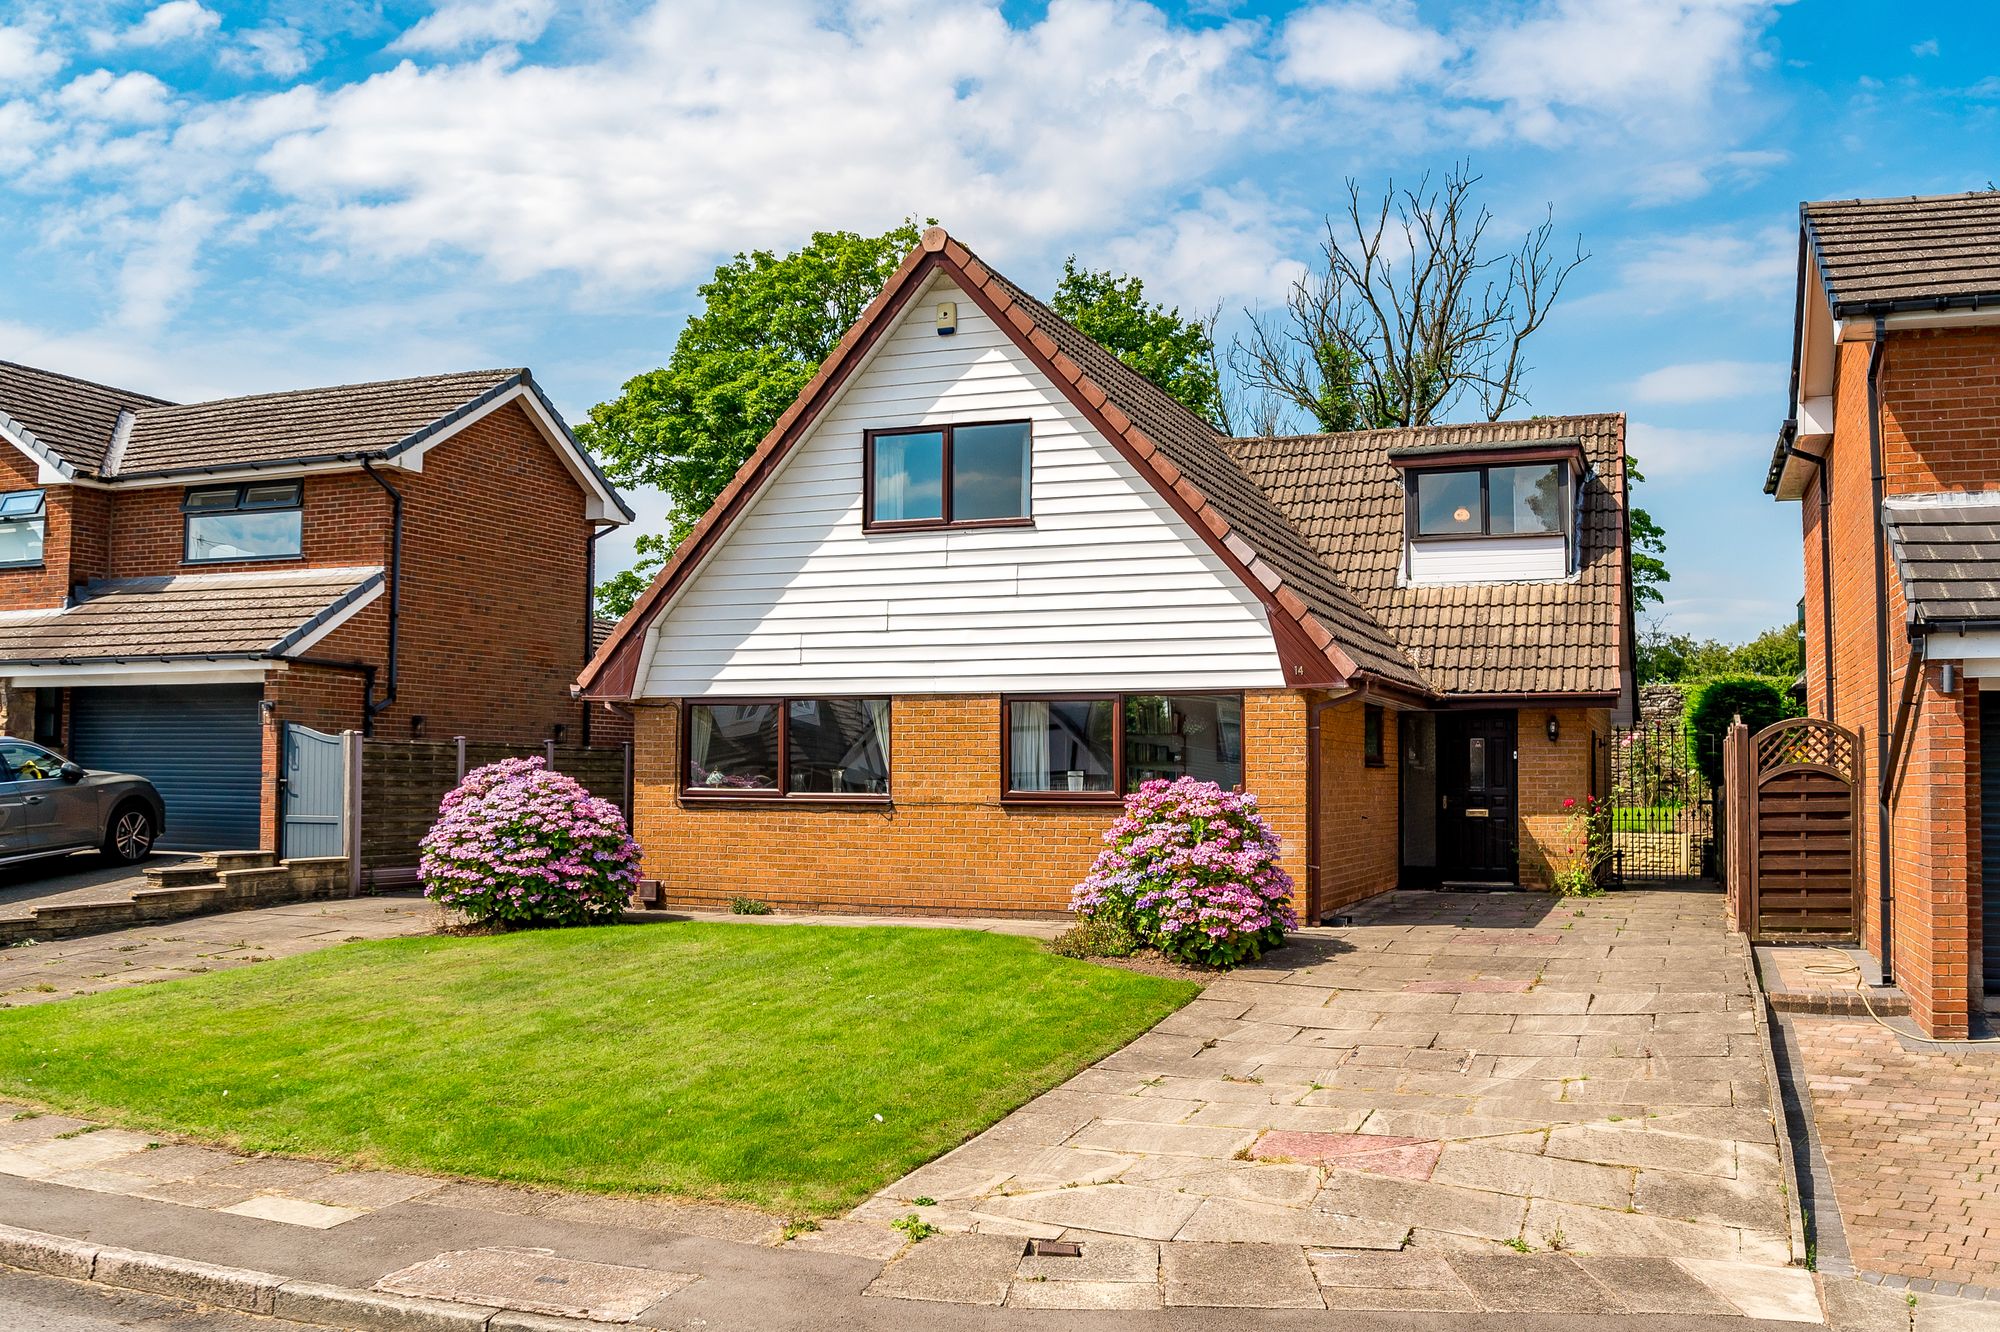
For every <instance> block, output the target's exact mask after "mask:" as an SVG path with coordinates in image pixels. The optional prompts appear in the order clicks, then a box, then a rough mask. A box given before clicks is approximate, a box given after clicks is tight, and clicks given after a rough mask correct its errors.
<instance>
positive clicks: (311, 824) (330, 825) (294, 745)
mask: <svg viewBox="0 0 2000 1332" xmlns="http://www.w3.org/2000/svg"><path fill="white" fill-rule="evenodd" d="M284 725H285V738H284V742H285V767H284V775H283V781H284V797H285V817H284V827H283V828H282V829H281V830H280V832H279V843H278V849H279V853H280V854H281V855H285V856H290V857H305V856H339V855H345V854H346V853H347V837H346V827H345V816H346V812H347V785H346V779H347V761H346V756H345V751H344V749H343V747H342V744H341V738H340V737H339V736H337V735H326V734H323V733H322V732H319V731H315V730H313V729H312V728H311V727H310V726H300V725H299V724H298V723H297V722H286V723H285V724H284Z"/></svg>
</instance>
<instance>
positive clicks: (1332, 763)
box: [1316, 698, 1402, 916]
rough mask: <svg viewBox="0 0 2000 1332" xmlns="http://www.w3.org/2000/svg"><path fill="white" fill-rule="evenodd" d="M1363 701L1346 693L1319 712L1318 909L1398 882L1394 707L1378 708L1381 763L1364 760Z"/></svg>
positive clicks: (1340, 905) (1322, 910)
mask: <svg viewBox="0 0 2000 1332" xmlns="http://www.w3.org/2000/svg"><path fill="white" fill-rule="evenodd" d="M1365 712H1366V705H1365V704H1364V703H1363V702H1362V700H1361V699H1359V698H1349V699H1344V700H1342V701H1341V702H1339V703H1336V704H1334V705H1333V706H1331V707H1329V708H1326V709H1324V710H1323V711H1321V713H1320V722H1319V743H1320V768H1319V789H1320V802H1319V885H1318V886H1319V892H1318V895H1317V900H1316V906H1317V910H1318V914H1319V915H1322V916H1324V915H1327V914H1330V913H1332V912H1335V911H1339V910H1340V909H1341V908H1343V907H1348V906H1352V905H1353V904H1354V903H1356V902H1359V901H1361V900H1362V899H1363V898H1366V897H1373V896H1374V895H1375V894H1377V893H1380V892H1386V891H1388V890H1389V889H1391V888H1394V887H1395V886H1396V880H1397V878H1398V876H1399V875H1400V874H1401V872H1402V863H1401V862H1402V854H1401V843H1400V841H1399V840H1398V828H1399V826H1400V825H1399V817H1400V816H1399V811H1398V808H1397V798H1398V795H1399V790H1398V786H1397V769H1396V763H1397V754H1396V714H1395V713H1394V712H1390V711H1384V713H1383V715H1382V763H1381V765H1380V766H1378V767H1370V766H1368V763H1367V760H1366V758H1365V749H1364V746H1363V743H1362V742H1363V728H1364V726H1365V724H1366V723H1365V721H1364V716H1365Z"/></svg>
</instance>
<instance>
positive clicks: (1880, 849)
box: [1827, 317, 1922, 985]
mask: <svg viewBox="0 0 2000 1332" xmlns="http://www.w3.org/2000/svg"><path fill="white" fill-rule="evenodd" d="M1883 332H1884V321H1883V320H1882V319H1881V318H1880V317H1877V319H1876V320H1875V341H1874V342H1873V343H1872V344H1871V345H1870V346H1869V349H1868V467H1869V473H1870V485H1871V493H1872V497H1873V507H1874V515H1875V522H1874V524H1873V525H1874V528H1875V771H1876V773H1877V775H1878V779H1879V780H1878V785H1879V787H1880V790H1879V791H1878V793H1877V794H1878V799H1877V801H1876V811H1877V816H1878V820H1879V822H1878V830H1877V836H1876V838H1875V883H1876V891H1877V893H1878V898H1877V910H1878V911H1879V912H1880V913H1881V921H1882V927H1881V929H1882V936H1881V937H1882V957H1881V962H1882V984H1884V985H1890V984H1893V983H1894V973H1895V964H1894V962H1893V961H1892V957H1893V954H1894V944H1895V926H1894V923H1893V922H1892V920H1891V919H1890V915H1891V912H1892V910H1893V908H1894V905H1895V900H1896V894H1895V889H1894V886H1893V876H1894V872H1895V871H1894V867H1893V862H1892V859H1891V856H1890V854H1889V833H1890V824H1891V819H1890V812H1889V795H1888V790H1889V783H1888V772H1889V743H1890V736H1889V632H1888V629H1889V566H1888V563H1887V558H1888V557H1887V552H1886V549H1885V547H1886V539H1885V535H1884V533H1885V528H1886V526H1887V524H1886V522H1885V521H1884V519H1883V517H1882V489H1883V482H1884V472H1883V466H1882V352H1883V347H1884V343H1883ZM1827 646H1828V648H1829V649H1831V648H1832V646H1833V645H1832V644H1831V643H1828V645H1827ZM1921 669H1922V668H1921V667H1919V666H1917V665H1916V664H1915V662H1914V660H1913V661H1912V662H1911V664H1910V666H1909V667H1907V668H1906V669H1905V677H1906V678H1905V681H1904V692H1905V695H1906V696H1907V694H1908V691H1909V682H1908V679H1907V675H1908V672H1909V671H1910V670H1921Z"/></svg>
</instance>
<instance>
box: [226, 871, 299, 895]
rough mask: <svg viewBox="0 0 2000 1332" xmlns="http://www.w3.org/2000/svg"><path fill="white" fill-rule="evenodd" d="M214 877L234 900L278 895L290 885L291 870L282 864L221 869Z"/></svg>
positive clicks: (284, 891)
mask: <svg viewBox="0 0 2000 1332" xmlns="http://www.w3.org/2000/svg"><path fill="white" fill-rule="evenodd" d="M216 878H217V879H218V880H219V881H220V882H221V884H222V886H223V888H225V889H226V890H228V893H229V896H230V897H231V899H233V900H236V901H242V900H245V899H249V900H252V901H255V900H257V899H259V898H263V897H265V896H272V897H276V896H280V895H283V894H284V893H286V892H287V891H288V890H289V889H290V888H291V886H292V872H291V871H290V870H288V869H286V868H285V867H284V866H282V865H278V866H258V867H254V868H250V869H229V870H223V871H222V872H221V873H220V874H218V875H216Z"/></svg>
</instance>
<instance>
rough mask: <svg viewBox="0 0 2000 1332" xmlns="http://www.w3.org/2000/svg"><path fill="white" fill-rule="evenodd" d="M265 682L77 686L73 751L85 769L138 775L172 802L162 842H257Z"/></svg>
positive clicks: (174, 845) (182, 846)
mask: <svg viewBox="0 0 2000 1332" xmlns="http://www.w3.org/2000/svg"><path fill="white" fill-rule="evenodd" d="M262 697H263V688H262V686H259V685H174V686H160V687H153V686H135V687H131V688H125V689H78V690H75V691H73V692H72V696H71V701H70V746H69V750H70V757H71V758H73V759H75V760H76V761H77V762H78V763H81V764H82V765H83V766H84V767H86V768H99V769H105V770H108V771H111V772H130V773H136V774H138V775H139V776H141V777H144V778H146V779H148V780H149V781H151V782H152V783H153V785H154V786H157V787H158V788H159V789H160V797H161V799H163V800H165V801H166V803H167V835H166V836H165V837H163V838H162V839H160V845H161V846H162V847H166V848H170V849H179V850H189V851H213V850H224V849H248V848H254V847H255V846H257V845H258V797H259V795H260V794H261V792H262V789H263V776H262V772H263V763H264V744H263V739H264V737H263V730H262V727H261V725H260V722H259V717H258V711H257V704H258V702H259V700H260V699H262Z"/></svg>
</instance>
